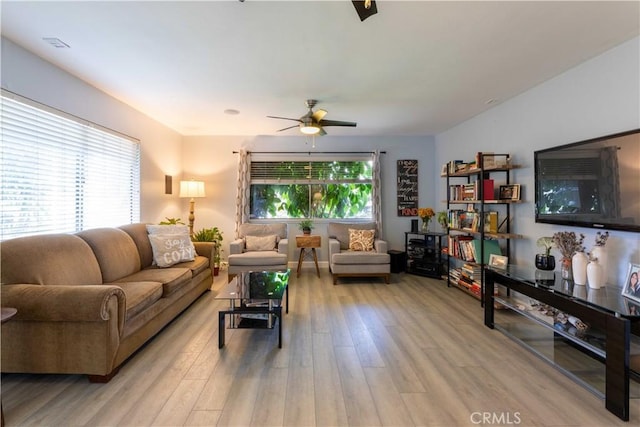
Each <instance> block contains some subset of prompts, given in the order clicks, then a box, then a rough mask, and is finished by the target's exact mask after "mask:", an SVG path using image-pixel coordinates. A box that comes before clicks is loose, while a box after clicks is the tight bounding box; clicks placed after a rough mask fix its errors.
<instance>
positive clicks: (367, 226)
mask: <svg viewBox="0 0 640 427" xmlns="http://www.w3.org/2000/svg"><path fill="white" fill-rule="evenodd" d="M350 228H351V229H354V230H377V227H376V224H375V223H373V222H358V223H343V222H330V223H329V225H328V226H327V234H328V235H329V238H333V239H336V240H338V241H339V242H340V249H341V250H343V251H344V250H346V249H349V229H350ZM375 237H377V231H376V236H375Z"/></svg>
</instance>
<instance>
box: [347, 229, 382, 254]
mask: <svg viewBox="0 0 640 427" xmlns="http://www.w3.org/2000/svg"><path fill="white" fill-rule="evenodd" d="M375 234H376V232H375V230H354V229H353V228H350V229H349V250H352V251H365V252H371V251H373V238H374V236H375Z"/></svg>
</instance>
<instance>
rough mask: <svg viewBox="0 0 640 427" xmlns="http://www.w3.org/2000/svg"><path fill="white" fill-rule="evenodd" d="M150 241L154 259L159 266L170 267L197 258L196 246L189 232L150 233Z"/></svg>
mask: <svg viewBox="0 0 640 427" xmlns="http://www.w3.org/2000/svg"><path fill="white" fill-rule="evenodd" d="M149 241H150V242H151V249H152V250H153V261H154V263H155V264H156V265H157V266H158V267H170V266H172V265H174V264H177V263H179V262H184V261H193V260H194V259H195V255H196V248H195V247H194V246H193V243H192V242H191V238H189V235H188V234H187V235H186V236H185V235H184V234H149Z"/></svg>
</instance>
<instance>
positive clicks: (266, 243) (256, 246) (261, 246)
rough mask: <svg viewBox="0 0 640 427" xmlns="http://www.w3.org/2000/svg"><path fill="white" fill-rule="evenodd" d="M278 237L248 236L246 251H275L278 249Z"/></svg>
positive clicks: (273, 235)
mask: <svg viewBox="0 0 640 427" xmlns="http://www.w3.org/2000/svg"><path fill="white" fill-rule="evenodd" d="M276 237H277V236H276V235H275V234H269V235H266V236H246V237H245V250H247V251H273V250H275V249H276Z"/></svg>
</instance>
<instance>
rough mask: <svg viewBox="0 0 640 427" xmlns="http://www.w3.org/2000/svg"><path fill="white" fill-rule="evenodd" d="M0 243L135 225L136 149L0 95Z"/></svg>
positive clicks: (129, 143)
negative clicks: (0, 200) (14, 239)
mask: <svg viewBox="0 0 640 427" xmlns="http://www.w3.org/2000/svg"><path fill="white" fill-rule="evenodd" d="M0 117H1V122H0V123H1V131H2V139H1V146H0V155H1V156H2V158H1V160H0V167H1V168H2V169H1V170H0V180H1V181H0V186H1V188H2V206H1V207H0V213H1V215H2V217H1V221H2V233H1V236H0V240H6V239H9V238H13V237H19V236H27V235H35V234H42V233H56V232H57V233H70V232H77V231H81V230H84V229H88V228H95V227H107V226H118V225H123V224H129V223H133V222H138V221H139V220H140V145H139V144H138V143H137V142H136V141H132V140H130V139H127V138H124V137H121V136H118V135H116V134H114V133H111V132H107V131H104V130H102V129H98V128H97V127H95V126H90V125H87V124H85V123H80V122H78V121H75V120H71V119H69V118H66V117H63V116H62V115H57V114H53V113H52V112H49V111H45V110H44V109H39V108H36V107H34V106H32V105H30V104H27V103H25V102H21V101H20V100H16V99H12V98H9V97H7V96H5V95H4V94H3V96H2V114H1V116H0Z"/></svg>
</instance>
